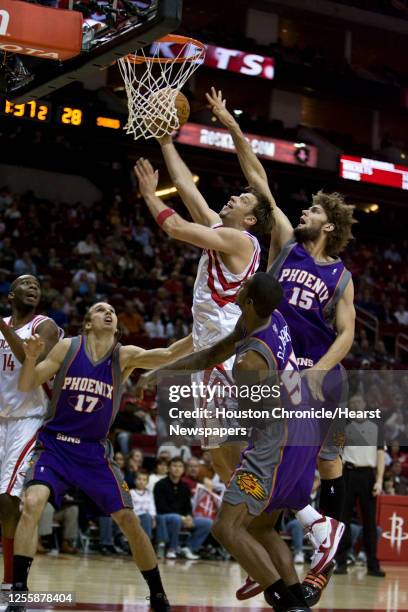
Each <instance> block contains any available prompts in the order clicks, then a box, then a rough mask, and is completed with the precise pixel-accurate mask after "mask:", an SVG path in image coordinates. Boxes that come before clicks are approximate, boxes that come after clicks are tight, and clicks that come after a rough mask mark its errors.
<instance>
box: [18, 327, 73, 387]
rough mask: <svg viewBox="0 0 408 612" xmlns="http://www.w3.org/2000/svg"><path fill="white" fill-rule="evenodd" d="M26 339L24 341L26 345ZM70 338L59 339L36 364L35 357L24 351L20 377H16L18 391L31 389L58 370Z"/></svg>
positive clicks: (45, 380)
mask: <svg viewBox="0 0 408 612" xmlns="http://www.w3.org/2000/svg"><path fill="white" fill-rule="evenodd" d="M28 342H29V341H26V342H25V343H24V345H25V347H26V346H27V343H28ZM70 344H71V340H70V339H69V338H66V339H64V340H60V341H59V342H58V343H57V344H56V345H55V346H54V348H53V349H52V350H51V351H50V353H49V354H48V355H47V357H46V358H45V359H44V360H43V361H40V363H37V364H36V361H37V357H36V356H35V357H34V358H33V357H32V356H31V355H29V354H28V353H27V351H26V357H25V359H24V362H23V366H22V368H21V372H20V377H19V379H18V390H19V391H25V392H29V391H33V390H34V389H36V388H37V387H39V386H40V385H42V384H43V383H45V382H47V380H50V378H52V377H53V376H54V375H55V374H56V373H57V372H58V370H59V368H60V367H61V364H62V362H63V360H64V357H65V355H66V354H67V352H68V349H69V347H70Z"/></svg>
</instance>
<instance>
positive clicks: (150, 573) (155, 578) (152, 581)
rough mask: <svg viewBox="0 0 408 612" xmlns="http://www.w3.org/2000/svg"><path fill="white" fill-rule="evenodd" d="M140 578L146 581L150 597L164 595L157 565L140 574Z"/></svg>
mask: <svg viewBox="0 0 408 612" xmlns="http://www.w3.org/2000/svg"><path fill="white" fill-rule="evenodd" d="M142 576H143V578H144V579H145V580H146V582H147V585H148V587H149V589H150V595H156V594H157V593H164V586H163V584H162V581H161V576H160V572H159V568H158V567H157V565H156V567H154V568H153V569H151V570H145V571H144V572H142Z"/></svg>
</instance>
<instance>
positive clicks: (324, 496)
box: [319, 476, 345, 521]
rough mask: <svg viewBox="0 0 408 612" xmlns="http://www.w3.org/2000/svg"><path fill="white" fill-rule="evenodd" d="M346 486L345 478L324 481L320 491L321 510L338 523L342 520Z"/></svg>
mask: <svg viewBox="0 0 408 612" xmlns="http://www.w3.org/2000/svg"><path fill="white" fill-rule="evenodd" d="M344 496H345V486H344V479H343V476H339V477H338V478H332V479H331V480H322V481H321V489H320V504H319V509H320V511H321V512H322V513H323V514H324V515H325V516H331V517H332V518H335V519H337V520H338V521H339V520H340V518H341V515H342V510H343V502H344Z"/></svg>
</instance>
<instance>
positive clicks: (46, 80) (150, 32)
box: [0, 0, 182, 102]
mask: <svg viewBox="0 0 408 612" xmlns="http://www.w3.org/2000/svg"><path fill="white" fill-rule="evenodd" d="M114 1H115V0H114ZM104 4H105V5H108V6H109V1H108V2H105V3H104ZM139 4H140V3H138V2H137V1H133V2H132V0H126V2H125V3H124V5H125V7H129V12H128V13H127V14H126V16H125V17H123V13H124V11H123V12H122V15H121V19H118V20H117V21H116V22H114V23H112V22H110V23H108V24H107V25H105V27H103V28H102V29H101V30H100V31H99V32H98V33H97V34H95V35H92V40H91V41H90V43H88V44H83V46H82V51H81V52H80V54H79V55H77V56H76V57H74V58H72V59H68V60H66V61H55V60H50V59H40V58H38V57H29V56H27V55H13V54H11V57H10V54H7V55H8V59H7V61H8V62H10V59H11V63H10V64H9V66H11V68H10V67H9V68H8V70H9V71H10V69H11V70H12V71H13V70H19V71H20V72H21V73H22V74H23V76H24V75H25V78H21V79H20V80H19V79H14V80H13V79H4V78H1V76H2V75H0V81H1V84H2V91H1V92H0V93H1V95H4V96H6V97H7V98H8V99H9V100H12V101H14V102H26V101H28V100H36V99H39V98H44V97H45V96H47V95H48V94H50V93H52V92H54V91H56V90H57V89H60V88H61V87H64V86H65V85H68V84H70V83H72V82H74V81H78V80H81V79H83V78H85V77H86V76H87V75H89V74H91V73H93V72H95V71H98V70H103V69H105V68H108V67H109V66H111V65H112V64H114V63H115V62H116V61H117V60H118V59H119V58H120V57H123V56H124V55H127V54H128V53H133V52H134V51H135V50H136V49H139V48H141V47H145V46H147V45H149V44H151V43H152V42H153V41H155V40H157V39H159V38H161V37H163V36H165V35H166V34H169V33H170V32H172V31H174V30H175V29H176V28H177V27H178V26H179V25H180V23H181V13H182V0H150V1H149V0H144V5H145V7H146V8H143V9H139V8H138V6H139ZM132 5H133V10H132ZM116 6H117V2H116ZM85 23H86V22H85ZM85 40H86V36H84V41H85ZM1 70H2V67H1V61H0V71H1Z"/></svg>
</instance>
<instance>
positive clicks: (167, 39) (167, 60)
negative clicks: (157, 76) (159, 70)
mask: <svg viewBox="0 0 408 612" xmlns="http://www.w3.org/2000/svg"><path fill="white" fill-rule="evenodd" d="M156 42H158V43H177V44H179V45H188V44H192V45H194V46H195V47H198V51H197V53H196V54H195V55H192V56H191V57H184V56H179V57H146V56H139V55H133V54H132V53H131V54H130V55H126V56H125V57H124V58H123V59H124V60H125V61H126V62H129V63H131V64H144V63H145V62H147V63H150V64H183V63H184V62H195V61H197V60H199V59H201V58H202V57H204V54H205V44H204V43H202V42H201V41H199V40H196V39H195V38H190V37H189V36H180V35H178V34H168V35H167V36H163V38H159V40H157V41H156Z"/></svg>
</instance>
